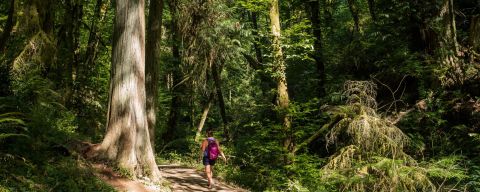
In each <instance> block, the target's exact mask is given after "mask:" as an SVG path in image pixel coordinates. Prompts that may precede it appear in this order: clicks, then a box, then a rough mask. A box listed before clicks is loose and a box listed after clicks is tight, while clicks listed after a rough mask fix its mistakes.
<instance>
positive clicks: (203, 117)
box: [195, 92, 215, 142]
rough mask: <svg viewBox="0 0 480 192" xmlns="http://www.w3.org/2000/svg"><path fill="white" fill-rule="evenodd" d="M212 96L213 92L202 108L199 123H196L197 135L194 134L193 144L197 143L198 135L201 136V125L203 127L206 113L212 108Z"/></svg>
mask: <svg viewBox="0 0 480 192" xmlns="http://www.w3.org/2000/svg"><path fill="white" fill-rule="evenodd" d="M214 95H215V94H214V93H213V92H212V93H210V95H209V96H208V101H207V103H206V104H205V106H203V112H202V117H201V119H200V122H199V123H198V126H197V133H196V134H195V142H198V140H199V139H200V135H201V132H202V129H203V125H205V121H206V120H207V116H208V112H209V111H210V107H211V106H212V102H213V97H214Z"/></svg>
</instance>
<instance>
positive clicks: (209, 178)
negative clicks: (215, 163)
mask: <svg viewBox="0 0 480 192" xmlns="http://www.w3.org/2000/svg"><path fill="white" fill-rule="evenodd" d="M210 168H211V167H210V165H205V174H206V175H207V179H208V188H211V187H212V170H211V169H210Z"/></svg>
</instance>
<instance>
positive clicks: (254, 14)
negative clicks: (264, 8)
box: [250, 11, 263, 63]
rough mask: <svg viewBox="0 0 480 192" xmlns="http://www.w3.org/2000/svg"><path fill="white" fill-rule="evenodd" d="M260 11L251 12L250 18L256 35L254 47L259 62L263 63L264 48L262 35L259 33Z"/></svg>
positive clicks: (253, 32)
mask: <svg viewBox="0 0 480 192" xmlns="http://www.w3.org/2000/svg"><path fill="white" fill-rule="evenodd" d="M257 14H258V12H255V11H253V12H251V17H250V20H251V21H252V25H253V31H252V35H253V37H254V42H253V48H254V49H255V56H256V58H257V61H258V62H259V63H263V56H262V49H261V48H260V36H259V35H258V18H257Z"/></svg>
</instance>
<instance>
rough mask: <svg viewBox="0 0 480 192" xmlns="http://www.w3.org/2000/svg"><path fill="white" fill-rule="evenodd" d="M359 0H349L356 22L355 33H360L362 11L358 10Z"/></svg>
mask: <svg viewBox="0 0 480 192" xmlns="http://www.w3.org/2000/svg"><path fill="white" fill-rule="evenodd" d="M356 1H357V0H348V1H347V2H348V8H349V9H350V13H351V14H352V17H353V23H354V29H353V32H354V34H358V33H360V12H359V10H358V5H357V2H356Z"/></svg>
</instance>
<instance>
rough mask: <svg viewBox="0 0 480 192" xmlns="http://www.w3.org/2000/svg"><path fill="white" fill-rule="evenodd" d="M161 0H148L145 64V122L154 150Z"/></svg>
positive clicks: (160, 47)
mask: <svg viewBox="0 0 480 192" xmlns="http://www.w3.org/2000/svg"><path fill="white" fill-rule="evenodd" d="M162 15H163V0H150V8H149V13H148V26H147V30H148V31H147V46H146V49H147V55H146V63H145V70H146V72H145V76H146V80H145V81H146V82H145V83H146V86H145V89H146V94H147V101H146V102H147V103H146V107H147V122H148V131H149V133H150V143H151V144H152V146H154V148H155V128H156V122H157V105H156V103H157V100H158V99H157V87H158V80H159V71H158V70H159V67H160V52H161V49H162V46H161V42H162Z"/></svg>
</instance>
